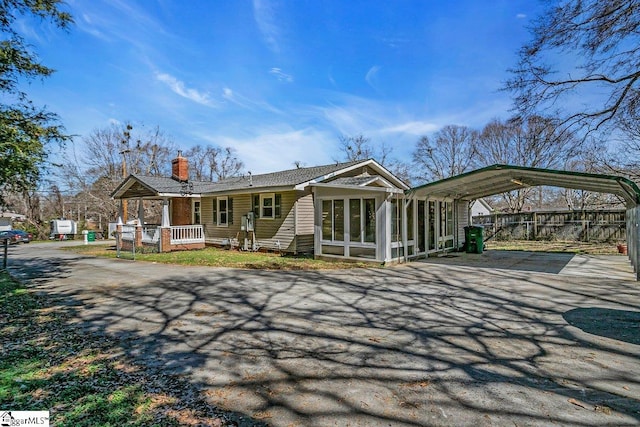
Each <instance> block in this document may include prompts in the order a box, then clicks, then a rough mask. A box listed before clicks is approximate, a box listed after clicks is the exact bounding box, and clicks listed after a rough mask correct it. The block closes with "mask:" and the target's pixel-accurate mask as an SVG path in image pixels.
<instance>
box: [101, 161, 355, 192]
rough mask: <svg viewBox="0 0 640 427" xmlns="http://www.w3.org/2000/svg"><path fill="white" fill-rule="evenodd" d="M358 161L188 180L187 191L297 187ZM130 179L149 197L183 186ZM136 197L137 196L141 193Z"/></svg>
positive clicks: (165, 180) (153, 178)
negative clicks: (250, 174) (259, 173)
mask: <svg viewBox="0 0 640 427" xmlns="http://www.w3.org/2000/svg"><path fill="white" fill-rule="evenodd" d="M362 162H364V160H357V161H353V162H345V163H334V164H331V165H324V166H313V167H309V168H296V169H289V170H285V171H280V172H273V173H266V174H261V175H252V176H251V178H249V175H248V174H247V175H244V176H241V177H233V178H227V179H223V180H220V181H217V182H208V181H189V183H192V184H193V189H192V190H191V191H192V192H193V194H211V193H218V192H228V191H237V190H249V189H266V188H269V187H295V186H296V185H298V184H303V183H305V182H309V181H312V180H315V179H320V178H323V177H325V176H327V175H329V174H331V173H334V172H338V171H340V170H342V169H345V168H348V167H349V166H353V165H357V164H359V163H362ZM131 177H133V178H134V179H136V180H137V181H139V182H140V183H141V184H142V185H143V186H144V187H147V189H148V190H144V193H148V194H145V195H146V196H151V195H153V194H154V193H155V194H180V193H181V191H184V189H185V185H184V184H183V183H181V182H179V181H176V180H174V179H172V178H168V177H160V176H145V175H131V176H130V178H131ZM130 178H129V179H130ZM125 182H126V181H125ZM123 185H124V182H123V183H122V184H120V185H119V186H118V188H116V190H114V192H113V193H112V197H113V196H114V195H115V194H116V193H118V192H119V190H120V189H121V188H122V186H123ZM138 193H139V192H138ZM136 195H137V196H140V195H142V194H136Z"/></svg>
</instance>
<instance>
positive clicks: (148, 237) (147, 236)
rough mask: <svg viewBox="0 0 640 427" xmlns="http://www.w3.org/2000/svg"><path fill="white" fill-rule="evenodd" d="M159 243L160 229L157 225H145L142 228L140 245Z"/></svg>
mask: <svg viewBox="0 0 640 427" xmlns="http://www.w3.org/2000/svg"><path fill="white" fill-rule="evenodd" d="M158 241H160V227H158V226H157V225H145V226H144V227H142V243H152V244H155V243H158Z"/></svg>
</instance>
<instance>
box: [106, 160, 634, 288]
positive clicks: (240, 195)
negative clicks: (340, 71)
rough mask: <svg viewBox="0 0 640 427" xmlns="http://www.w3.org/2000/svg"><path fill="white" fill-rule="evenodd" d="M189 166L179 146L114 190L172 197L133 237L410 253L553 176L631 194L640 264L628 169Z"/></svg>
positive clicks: (460, 241)
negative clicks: (240, 171) (496, 201)
mask: <svg viewBox="0 0 640 427" xmlns="http://www.w3.org/2000/svg"><path fill="white" fill-rule="evenodd" d="M188 169H189V167H188V161H187V159H186V158H184V157H182V156H181V155H180V153H178V156H177V158H176V159H174V160H173V161H172V176H171V177H149V176H141V175H130V176H129V177H127V178H126V179H125V180H124V181H123V182H122V183H121V184H120V185H118V187H117V188H116V189H115V190H114V191H113V193H112V197H113V198H114V199H121V200H124V199H133V200H136V199H137V200H148V199H155V200H162V201H163V211H162V221H161V224H157V225H150V224H145V221H144V218H143V210H142V209H140V212H139V218H138V221H137V222H138V226H137V227H136V230H135V231H130V237H131V240H133V239H136V243H137V244H151V245H156V244H157V245H158V248H159V250H160V251H171V250H181V249H193V248H203V247H204V246H205V245H219V246H229V247H236V248H240V249H245V250H257V249H266V250H278V251H281V252H286V253H292V254H299V253H313V254H314V256H315V257H317V258H341V259H352V260H366V261H373V262H376V263H392V262H401V261H406V260H410V259H413V258H417V257H421V256H428V255H430V254H433V253H440V252H446V251H451V250H456V249H458V248H461V247H462V246H463V245H464V239H465V230H464V228H465V227H466V226H468V225H469V224H470V222H471V217H470V203H471V202H472V201H474V200H478V199H481V198H482V197H486V196H490V195H494V194H500V193H503V192H506V191H512V190H516V189H518V188H522V187H529V186H539V185H548V186H556V187H565V188H576V189H584V190H588V191H596V192H604V193H611V194H616V195H618V196H619V197H620V198H621V199H623V200H625V202H626V205H627V215H626V217H627V241H628V245H629V256H630V258H631V260H632V263H633V265H634V267H635V268H636V272H638V267H639V266H640V237H639V236H640V228H639V227H638V225H637V222H638V221H637V218H640V207H639V205H640V189H638V187H637V185H636V184H635V183H634V182H633V181H630V180H629V179H627V178H624V177H618V176H610V175H600V174H588V173H580V172H570V171H558V170H549V169H538V168H528V167H520V166H510V165H493V166H489V167H486V168H482V169H478V170H476V171H472V172H467V173H464V174H461V175H458V176H455V177H451V178H447V179H443V180H440V181H436V182H432V183H427V184H424V185H421V186H418V187H414V188H409V187H408V186H407V185H406V184H405V183H404V182H403V181H402V180H401V179H399V178H397V177H396V176H394V175H393V174H392V173H391V172H390V171H388V170H387V169H385V168H384V167H383V166H382V165H380V164H379V163H377V162H376V161H375V160H373V159H368V160H358V161H352V162H345V163H334V164H331V165H324V166H314V167H306V168H296V169H290V170H285V171H280V172H274V173H267V174H261V175H251V174H246V175H244V176H240V177H233V178H227V179H223V180H220V181H217V182H194V181H192V180H190V179H189V172H188ZM140 205H142V204H140ZM638 277H639V278H640V273H638Z"/></svg>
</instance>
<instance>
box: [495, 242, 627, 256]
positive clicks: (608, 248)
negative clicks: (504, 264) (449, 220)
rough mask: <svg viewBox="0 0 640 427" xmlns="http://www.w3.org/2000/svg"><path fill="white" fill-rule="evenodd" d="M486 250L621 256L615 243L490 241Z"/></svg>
mask: <svg viewBox="0 0 640 427" xmlns="http://www.w3.org/2000/svg"><path fill="white" fill-rule="evenodd" d="M485 248H486V249H496V250H504V251H532V252H564V253H574V254H585V255H619V254H618V249H617V248H616V244H615V243H593V242H566V241H546V240H506V241H501V240H490V241H488V242H485Z"/></svg>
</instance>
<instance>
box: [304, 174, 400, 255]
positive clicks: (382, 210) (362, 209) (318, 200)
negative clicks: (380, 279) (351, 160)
mask: <svg viewBox="0 0 640 427" xmlns="http://www.w3.org/2000/svg"><path fill="white" fill-rule="evenodd" d="M393 181H394V182H391V181H390V180H388V179H385V178H383V177H381V176H379V175H376V176H356V177H345V178H339V179H336V180H334V181H331V182H328V183H318V184H313V185H312V189H313V195H314V206H315V221H314V223H315V232H314V238H315V241H314V253H315V256H316V258H343V259H344V258H346V259H351V260H355V261H375V262H380V263H389V262H394V261H398V260H400V259H401V258H402V257H403V255H404V243H403V240H402V235H403V234H402V229H403V212H402V205H403V200H404V191H405V190H406V189H407V188H408V187H407V186H406V185H405V184H404V183H403V182H402V181H400V180H397V179H393Z"/></svg>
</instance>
